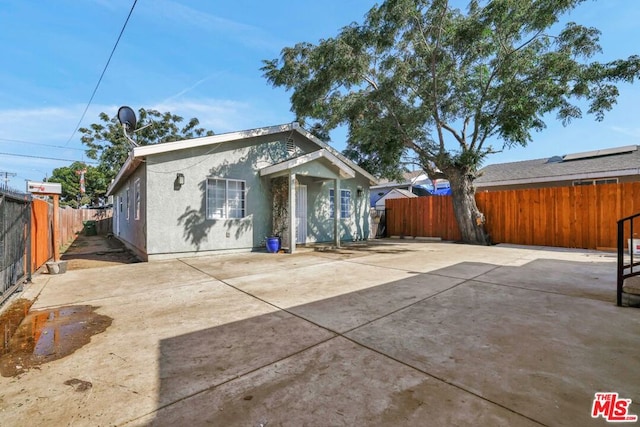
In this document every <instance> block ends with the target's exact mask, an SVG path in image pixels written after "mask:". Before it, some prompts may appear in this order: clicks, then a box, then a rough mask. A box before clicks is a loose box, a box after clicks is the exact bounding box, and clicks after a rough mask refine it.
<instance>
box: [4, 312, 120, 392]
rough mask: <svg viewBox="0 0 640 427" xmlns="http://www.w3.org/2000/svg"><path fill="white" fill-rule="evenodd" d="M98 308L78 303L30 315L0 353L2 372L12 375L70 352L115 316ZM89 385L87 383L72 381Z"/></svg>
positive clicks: (89, 339)
mask: <svg viewBox="0 0 640 427" xmlns="http://www.w3.org/2000/svg"><path fill="white" fill-rule="evenodd" d="M96 308H97V307H93V306H89V305H77V306H67V307H59V308H55V309H51V310H36V311H32V312H31V313H29V314H27V316H26V317H25V318H24V320H23V321H22V323H21V324H20V326H19V327H18V329H17V330H16V332H15V333H14V334H13V336H12V337H11V338H10V339H9V343H8V348H7V349H6V350H5V352H4V354H3V355H2V356H0V375H2V376H3V377H10V376H16V375H19V374H21V373H23V372H25V371H26V370H28V369H30V368H33V367H37V366H39V365H41V364H43V363H47V362H51V361H52V360H57V359H61V358H63V357H65V356H68V355H70V354H71V353H73V352H74V351H76V350H77V349H79V348H80V347H82V346H84V345H86V344H88V343H89V341H91V337H92V336H93V335H95V334H99V333H101V332H104V331H105V330H106V329H107V328H108V327H109V326H110V325H111V322H112V321H113V319H111V318H110V317H108V316H104V315H101V314H97V313H96V312H95V310H96ZM69 385H72V386H74V387H76V388H77V387H78V386H79V387H86V386H87V385H86V384H84V385H83V384H80V385H78V384H76V383H74V384H69Z"/></svg>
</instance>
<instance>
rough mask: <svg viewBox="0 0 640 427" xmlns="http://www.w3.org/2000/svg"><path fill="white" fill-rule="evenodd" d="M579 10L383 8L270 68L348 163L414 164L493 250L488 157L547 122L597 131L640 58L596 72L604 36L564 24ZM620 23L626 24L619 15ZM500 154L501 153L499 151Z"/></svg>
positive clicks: (471, 235) (538, 5) (498, 0)
mask: <svg viewBox="0 0 640 427" xmlns="http://www.w3.org/2000/svg"><path fill="white" fill-rule="evenodd" d="M583 1H584V0H493V1H478V0H472V1H470V2H469V4H468V7H467V8H466V10H465V11H461V10H458V9H455V8H453V7H452V6H451V5H450V4H449V1H447V0H387V1H385V2H384V3H382V4H381V5H379V6H378V5H376V6H375V7H373V8H372V9H371V10H370V11H369V13H368V14H367V15H366V17H365V20H364V22H363V23H362V24H358V23H353V24H351V25H349V26H347V27H345V28H343V29H342V30H340V32H339V33H338V35H337V36H336V37H334V38H329V39H326V40H321V41H320V42H319V43H318V44H317V45H314V44H310V43H299V44H296V45H295V46H293V47H287V48H284V49H283V50H282V55H281V57H280V58H277V59H273V60H268V61H264V66H263V68H262V71H263V72H264V75H265V77H266V78H267V80H268V81H269V82H270V83H271V84H272V85H274V86H279V87H284V88H286V89H287V90H291V91H292V95H291V104H292V110H293V112H294V113H295V114H296V115H297V116H298V117H300V118H301V119H303V120H304V119H315V120H319V122H320V123H321V124H322V126H323V127H324V129H325V131H326V130H330V129H333V128H335V127H337V126H340V125H346V126H347V127H348V141H347V143H348V145H347V149H346V150H345V154H346V155H348V156H350V157H351V158H352V159H354V160H356V161H358V162H359V163H360V164H361V165H362V166H364V167H365V168H367V169H369V170H370V171H371V172H373V173H377V174H378V175H380V176H393V175H394V174H395V173H397V171H398V170H400V169H401V168H400V165H401V162H402V159H403V158H404V157H405V156H407V155H410V156H412V158H413V159H414V160H415V161H416V162H418V163H419V164H420V166H421V167H422V168H423V169H424V170H425V171H426V172H427V173H428V174H429V176H430V177H431V178H432V179H433V178H446V179H447V180H449V182H450V183H451V189H452V197H453V203H454V210H455V214H456V219H457V222H458V225H459V227H460V231H461V233H462V238H463V240H464V241H465V242H468V243H477V244H488V243H490V242H489V237H488V235H487V233H486V231H485V229H484V222H485V219H484V215H483V214H482V213H481V212H480V211H479V210H478V207H477V206H476V202H475V197H474V194H475V190H474V186H473V181H474V179H475V178H476V177H477V174H478V169H479V167H480V165H481V163H482V161H483V160H484V159H485V158H486V157H487V156H488V155H490V154H492V153H495V152H496V151H499V150H502V149H503V148H505V147H510V146H514V145H522V146H525V145H527V144H528V143H529V142H531V140H532V137H531V133H532V131H539V130H541V129H543V128H545V119H547V118H548V117H549V116H548V113H555V115H556V117H557V119H559V120H561V121H562V122H563V123H564V124H567V123H569V122H570V121H571V120H572V119H576V118H580V117H581V116H582V113H583V109H586V112H587V113H592V114H594V115H595V118H596V120H602V118H603V114H604V113H605V112H606V111H608V110H610V109H611V108H612V107H613V105H614V104H615V102H616V98H617V96H618V89H617V87H616V84H617V83H619V82H633V80H634V79H635V78H636V77H637V76H638V72H639V70H640V58H638V57H637V56H632V57H629V58H627V59H620V60H616V61H612V62H608V63H600V62H596V61H593V60H592V59H593V57H594V55H595V54H597V53H599V52H600V46H599V44H598V38H599V35H600V32H599V31H598V30H597V29H595V28H586V27H584V26H581V25H579V24H576V23H572V22H571V23H567V24H565V25H562V26H560V25H559V23H558V22H559V19H560V18H561V17H562V16H563V15H564V14H566V13H567V12H569V11H571V10H573V9H574V8H576V7H577V6H579V4H580V3H582V2H583ZM621 13H624V12H622V11H621ZM493 144H497V145H498V146H497V147H496V146H494V145H493Z"/></svg>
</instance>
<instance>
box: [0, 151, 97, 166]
mask: <svg viewBox="0 0 640 427" xmlns="http://www.w3.org/2000/svg"><path fill="white" fill-rule="evenodd" d="M0 155H3V156H14V157H29V158H31V159H43V160H57V161H60V162H83V163H91V164H94V165H97V164H98V162H93V161H88V160H76V159H60V158H57V157H44V156H30V155H28V154H12V153H0Z"/></svg>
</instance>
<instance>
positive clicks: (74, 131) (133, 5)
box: [64, 0, 138, 146]
mask: <svg viewBox="0 0 640 427" xmlns="http://www.w3.org/2000/svg"><path fill="white" fill-rule="evenodd" d="M136 3H138V0H133V4H132V5H131V10H129V15H127V20H126V21H124V25H123V26H122V29H121V30H120V34H119V35H118V39H117V40H116V44H114V45H113V49H111V55H109V59H108V60H107V63H106V64H105V66H104V68H103V69H102V74H100V78H99V79H98V83H96V87H95V88H94V89H93V93H92V94H91V98H89V102H87V106H86V107H85V108H84V111H83V112H82V116H81V117H80V120H78V124H77V125H76V127H75V129H74V130H73V133H72V134H71V136H70V137H69V139H68V140H67V142H66V143H65V144H64V145H65V146H66V145H68V144H69V142H71V139H73V137H74V135H75V134H76V132H77V131H78V129H79V128H80V124H81V123H82V120H84V116H86V115H87V111H88V110H89V107H90V106H91V103H92V102H93V97H94V96H96V92H97V91H98V87H100V83H101V82H102V78H103V77H104V74H105V73H106V72H107V68H108V67H109V63H110V62H111V58H112V57H113V54H114V53H115V51H116V48H117V47H118V43H119V42H120V38H121V37H122V34H123V33H124V30H125V28H127V23H128V22H129V18H131V14H132V13H133V9H134V8H135V7H136Z"/></svg>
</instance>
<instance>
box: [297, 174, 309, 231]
mask: <svg viewBox="0 0 640 427" xmlns="http://www.w3.org/2000/svg"><path fill="white" fill-rule="evenodd" d="M296 243H300V244H305V243H307V186H306V185H298V186H296Z"/></svg>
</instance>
